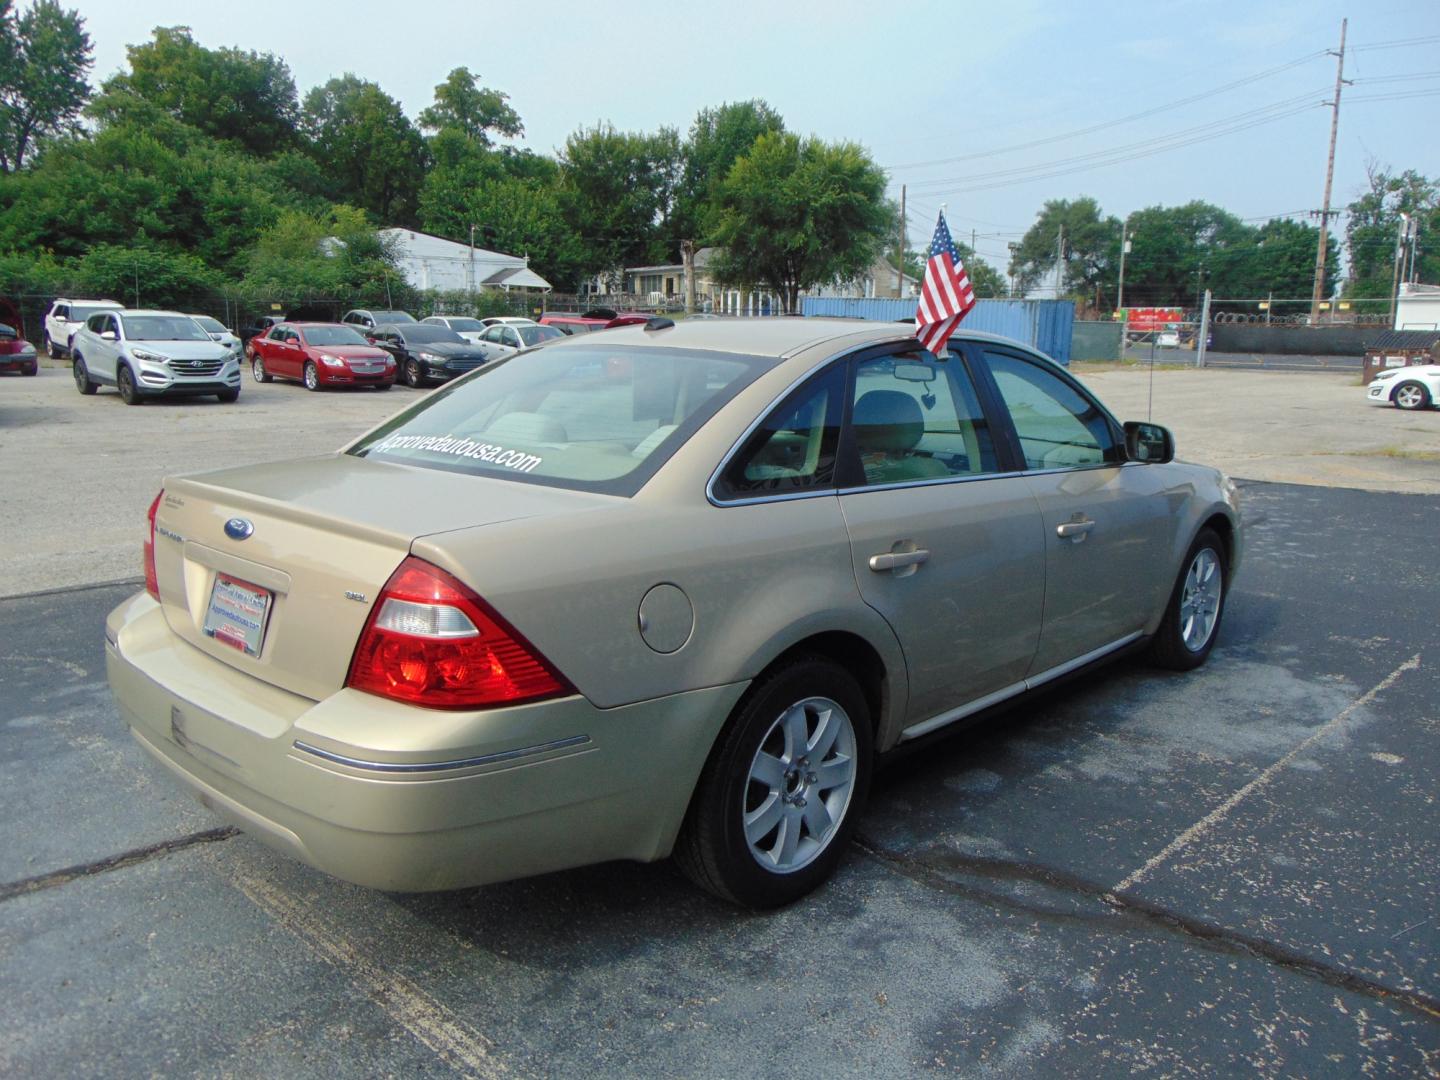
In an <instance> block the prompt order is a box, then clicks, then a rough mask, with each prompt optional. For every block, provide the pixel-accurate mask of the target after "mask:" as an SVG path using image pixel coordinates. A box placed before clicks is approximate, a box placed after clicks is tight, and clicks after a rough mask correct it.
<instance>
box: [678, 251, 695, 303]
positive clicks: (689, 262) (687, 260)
mask: <svg viewBox="0 0 1440 1080" xmlns="http://www.w3.org/2000/svg"><path fill="white" fill-rule="evenodd" d="M680 259H681V261H682V262H683V263H684V264H685V314H686V315H694V314H695V241H694V240H681V241H680Z"/></svg>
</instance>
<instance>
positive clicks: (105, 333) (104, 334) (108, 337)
mask: <svg viewBox="0 0 1440 1080" xmlns="http://www.w3.org/2000/svg"><path fill="white" fill-rule="evenodd" d="M100 337H101V340H103V341H114V340H115V331H114V330H102V331H100Z"/></svg>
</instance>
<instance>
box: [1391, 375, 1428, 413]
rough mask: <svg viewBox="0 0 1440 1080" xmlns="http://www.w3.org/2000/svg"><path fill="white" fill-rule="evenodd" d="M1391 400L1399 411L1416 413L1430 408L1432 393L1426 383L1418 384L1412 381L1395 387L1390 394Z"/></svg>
mask: <svg viewBox="0 0 1440 1080" xmlns="http://www.w3.org/2000/svg"><path fill="white" fill-rule="evenodd" d="M1390 400H1391V401H1393V402H1394V403H1395V407H1396V408H1397V409H1404V410H1405V411H1406V412H1416V411H1418V410H1420V409H1428V408H1429V407H1430V391H1429V390H1428V389H1427V388H1426V386H1425V384H1424V383H1418V382H1415V381H1414V380H1413V379H1411V380H1408V381H1406V382H1403V383H1401V384H1400V385H1399V386H1397V387H1395V389H1394V390H1392V391H1391V393H1390Z"/></svg>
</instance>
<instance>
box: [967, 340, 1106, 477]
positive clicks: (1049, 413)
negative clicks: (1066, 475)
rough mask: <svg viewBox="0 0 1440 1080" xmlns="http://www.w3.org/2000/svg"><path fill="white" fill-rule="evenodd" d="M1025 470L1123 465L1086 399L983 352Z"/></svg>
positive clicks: (1015, 359)
mask: <svg viewBox="0 0 1440 1080" xmlns="http://www.w3.org/2000/svg"><path fill="white" fill-rule="evenodd" d="M985 362H986V366H987V367H988V368H989V369H990V374H991V377H992V378H993V379H994V380H995V386H996V389H998V390H999V392H1000V398H1001V400H1002V401H1003V402H1004V405H1005V409H1006V411H1007V412H1008V413H1009V415H1010V421H1011V423H1012V424H1013V425H1014V427H1015V435H1016V438H1017V439H1018V440H1019V444H1020V453H1021V456H1022V457H1023V458H1024V461H1025V468H1027V469H1073V468H1086V467H1091V466H1095V465H1105V464H1118V463H1119V462H1121V461H1123V460H1124V454H1123V452H1122V446H1121V444H1120V442H1119V440H1118V439H1117V437H1116V433H1115V428H1114V425H1113V424H1112V423H1111V422H1110V420H1109V418H1108V417H1107V416H1106V415H1105V412H1104V411H1103V410H1102V409H1101V408H1100V406H1099V405H1097V404H1096V403H1095V401H1094V400H1093V399H1091V398H1090V397H1089V396H1088V395H1087V394H1085V393H1083V392H1082V391H1081V390H1080V389H1079V388H1078V387H1076V386H1073V385H1071V384H1070V383H1069V382H1068V381H1067V380H1066V379H1064V378H1062V377H1061V376H1059V375H1057V374H1056V373H1054V372H1052V371H1048V370H1046V368H1045V366H1044V365H1043V364H1042V363H1041V362H1037V361H1034V360H1028V359H1025V358H1024V357H1021V356H1018V355H1016V354H1014V353H1009V352H1003V351H1000V350H993V349H986V350H985Z"/></svg>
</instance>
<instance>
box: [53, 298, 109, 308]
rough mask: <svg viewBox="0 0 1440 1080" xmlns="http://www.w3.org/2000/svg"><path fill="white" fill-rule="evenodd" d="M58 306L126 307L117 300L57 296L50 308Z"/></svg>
mask: <svg viewBox="0 0 1440 1080" xmlns="http://www.w3.org/2000/svg"><path fill="white" fill-rule="evenodd" d="M56 304H89V305H91V306H92V307H113V308H123V307H124V306H125V305H124V304H121V303H119V302H118V301H115V300H86V299H85V298H84V297H80V296H77V297H75V298H74V299H73V300H72V299H70V298H69V297H65V296H57V297H56V298H55V299H54V300H53V301H51V303H50V306H51V307H54V306H55V305H56Z"/></svg>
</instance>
